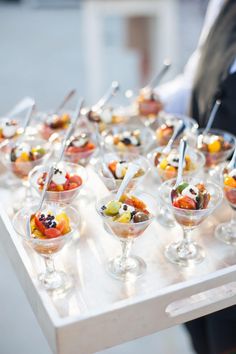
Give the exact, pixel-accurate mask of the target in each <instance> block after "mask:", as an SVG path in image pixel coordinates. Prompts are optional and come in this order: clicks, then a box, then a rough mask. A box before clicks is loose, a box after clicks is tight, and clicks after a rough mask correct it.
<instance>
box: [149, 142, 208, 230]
mask: <svg viewBox="0 0 236 354" xmlns="http://www.w3.org/2000/svg"><path fill="white" fill-rule="evenodd" d="M163 149H164V147H158V148H155V149H154V150H152V151H151V152H150V153H149V154H148V159H149V161H150V163H151V165H152V167H153V168H152V170H153V172H154V173H155V174H156V176H157V178H158V179H159V181H160V182H164V181H167V180H170V179H172V178H175V177H176V176H177V171H178V167H177V168H173V167H172V169H171V168H169V169H163V168H162V166H160V164H159V166H156V156H157V154H162V151H163ZM171 153H178V152H177V150H176V149H175V148H173V149H172V150H171V152H170V154H171ZM170 154H168V155H170ZM186 155H187V156H189V158H190V161H191V165H190V166H192V168H190V169H189V170H186V169H184V170H183V175H184V176H193V175H196V174H198V173H199V172H200V171H201V170H202V168H203V166H204V164H205V157H204V155H203V154H202V153H201V152H199V151H197V150H196V149H192V148H189V147H188V148H187V152H186ZM161 190H162V184H161V185H160V186H159V187H158V192H159V196H160V202H161V204H162V205H161V208H160V212H159V214H158V216H157V218H158V222H159V223H160V224H161V225H163V226H165V227H174V226H175V219H174V218H173V215H172V213H171V212H170V209H169V207H168V204H166V203H165V200H163V198H162V195H163V194H162V193H161Z"/></svg>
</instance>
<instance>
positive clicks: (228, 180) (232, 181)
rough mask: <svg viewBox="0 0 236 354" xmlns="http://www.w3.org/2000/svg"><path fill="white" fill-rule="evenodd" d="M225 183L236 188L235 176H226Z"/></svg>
mask: <svg viewBox="0 0 236 354" xmlns="http://www.w3.org/2000/svg"><path fill="white" fill-rule="evenodd" d="M224 184H225V185H226V186H229V187H231V188H236V180H235V179H234V178H233V177H230V176H227V177H225V180H224Z"/></svg>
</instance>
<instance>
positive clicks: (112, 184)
mask: <svg viewBox="0 0 236 354" xmlns="http://www.w3.org/2000/svg"><path fill="white" fill-rule="evenodd" d="M113 161H126V162H127V163H129V162H134V163H135V164H137V165H138V166H139V167H140V170H142V171H143V173H142V174H140V176H137V177H134V178H132V180H131V181H130V183H129V184H128V186H127V190H129V191H130V190H132V189H134V188H135V187H137V185H138V184H139V183H141V182H142V181H143V179H144V178H145V177H146V176H147V174H148V172H149V170H150V164H149V162H148V160H147V159H146V158H145V157H143V156H141V155H138V154H135V153H128V152H111V153H106V154H104V156H103V161H102V162H101V161H99V162H98V163H97V164H96V165H95V166H94V167H95V170H96V172H97V173H98V176H99V177H100V178H101V179H102V181H103V183H104V184H105V186H106V187H107V189H108V190H110V191H113V190H116V189H117V190H118V189H119V187H120V185H121V182H122V180H123V178H119V179H118V178H115V177H114V178H113V177H112V173H111V175H110V174H109V175H108V171H104V168H103V164H105V165H106V166H107V169H108V170H109V168H108V164H109V163H111V162H113Z"/></svg>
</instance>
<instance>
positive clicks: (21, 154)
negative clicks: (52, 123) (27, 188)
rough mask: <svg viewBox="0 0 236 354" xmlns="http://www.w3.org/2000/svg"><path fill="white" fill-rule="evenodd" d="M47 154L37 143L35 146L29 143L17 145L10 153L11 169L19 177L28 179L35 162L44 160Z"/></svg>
mask: <svg viewBox="0 0 236 354" xmlns="http://www.w3.org/2000/svg"><path fill="white" fill-rule="evenodd" d="M46 153H47V151H46V149H45V148H44V147H43V146H42V145H38V144H36V143H35V146H32V144H30V143H28V142H22V143H18V144H15V145H14V146H13V147H12V148H11V150H10V153H9V160H10V163H11V168H12V170H13V172H14V173H15V174H16V175H17V176H18V177H20V178H24V177H27V176H28V173H29V171H30V170H31V169H32V168H33V167H34V165H35V162H37V161H38V160H40V159H41V158H43V157H44V156H45V155H46Z"/></svg>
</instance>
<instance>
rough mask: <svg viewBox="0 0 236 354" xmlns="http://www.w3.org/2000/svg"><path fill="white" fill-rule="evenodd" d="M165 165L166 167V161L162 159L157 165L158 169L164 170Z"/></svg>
mask: <svg viewBox="0 0 236 354" xmlns="http://www.w3.org/2000/svg"><path fill="white" fill-rule="evenodd" d="M167 165H168V161H167V159H163V160H161V162H160V164H159V167H160V168H161V169H162V170H165V169H166V167H167Z"/></svg>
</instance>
